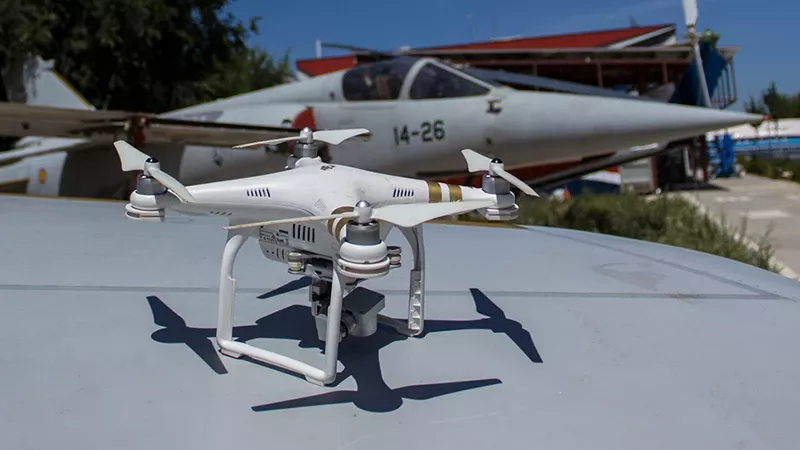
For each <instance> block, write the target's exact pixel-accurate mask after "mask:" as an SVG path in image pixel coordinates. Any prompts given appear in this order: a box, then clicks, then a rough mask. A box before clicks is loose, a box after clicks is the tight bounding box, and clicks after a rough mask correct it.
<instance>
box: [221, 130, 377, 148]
mask: <svg viewBox="0 0 800 450" xmlns="http://www.w3.org/2000/svg"><path fill="white" fill-rule="evenodd" d="M368 133H369V130H367V129H366V128H354V129H347V130H320V131H314V132H313V133H311V136H312V139H313V140H315V141H320V142H325V143H327V144H331V145H339V144H341V143H342V142H344V141H346V140H348V139H350V138H353V137H356V136H360V135H362V134H368ZM303 139H306V136H303V135H302V134H301V135H300V136H291V137H285V138H279V139H270V140H267V141H257V142H248V143H247V144H240V145H236V146H234V147H233V148H245V147H257V146H261V145H276V144H281V143H284V142H289V141H301V140H303Z"/></svg>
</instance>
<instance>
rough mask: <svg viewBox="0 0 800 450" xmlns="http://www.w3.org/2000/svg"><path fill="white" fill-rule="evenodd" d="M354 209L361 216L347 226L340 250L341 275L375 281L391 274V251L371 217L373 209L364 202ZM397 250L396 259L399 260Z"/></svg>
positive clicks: (338, 262) (337, 261) (378, 226)
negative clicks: (374, 279)
mask: <svg viewBox="0 0 800 450" xmlns="http://www.w3.org/2000/svg"><path fill="white" fill-rule="evenodd" d="M355 210H356V212H357V213H359V217H357V218H355V219H350V220H349V221H348V222H347V225H346V226H345V230H346V231H345V238H344V241H343V242H342V245H341V246H340V247H339V253H338V255H337V258H336V263H337V265H338V266H339V272H340V273H342V275H345V276H348V277H352V278H362V279H364V278H375V277H380V276H383V275H386V274H387V273H388V272H389V266H390V258H389V248H388V247H387V246H386V243H385V242H384V241H383V240H382V239H381V236H380V225H379V224H378V221H376V220H373V219H371V218H370V210H371V206H370V204H369V203H368V202H366V201H364V200H361V201H359V202H358V203H356V207H355ZM396 253H397V252H396V251H394V250H393V258H394V259H395V260H396V259H397V256H398V255H396Z"/></svg>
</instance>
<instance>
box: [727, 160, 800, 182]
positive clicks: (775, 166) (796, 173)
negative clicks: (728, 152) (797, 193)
mask: <svg viewBox="0 0 800 450" xmlns="http://www.w3.org/2000/svg"><path fill="white" fill-rule="evenodd" d="M736 162H738V163H739V164H741V165H742V168H744V170H745V171H747V173H751V174H753V175H760V176H762V177H767V178H773V179H783V180H791V181H794V182H795V183H800V160H797V159H789V158H759V157H758V156H740V157H737V158H736Z"/></svg>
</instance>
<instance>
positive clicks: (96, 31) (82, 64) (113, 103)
mask: <svg viewBox="0 0 800 450" xmlns="http://www.w3.org/2000/svg"><path fill="white" fill-rule="evenodd" d="M1 3H2V5H0V67H8V66H9V65H11V64H13V63H14V61H18V60H20V59H21V58H25V57H26V55H29V54H38V55H40V56H41V57H42V58H44V59H53V60H54V62H55V69H56V70H57V71H58V72H59V73H60V74H61V75H63V76H64V77H65V78H66V79H67V81H69V82H70V83H71V84H72V85H73V86H74V87H75V88H76V89H77V90H78V91H80V92H81V93H82V94H83V95H84V96H85V97H86V98H87V99H88V100H89V101H90V102H91V103H92V104H94V105H95V106H96V107H97V108H101V109H106V108H109V109H125V110H136V111H146V112H155V113H159V112H164V111H168V110H171V109H177V108H181V107H185V106H189V105H192V104H196V103H199V102H204V101H209V100H213V99H216V98H220V97H225V96H230V95H234V94H238V93H241V92H244V91H246V90H252V89H258V88H263V87H268V86H271V85H274V84H276V83H278V82H280V81H282V79H283V78H284V77H285V76H286V75H288V73H289V70H288V55H287V57H286V58H284V61H283V62H281V63H278V64H276V63H274V62H273V61H272V58H271V57H270V56H269V55H268V54H267V53H266V52H264V51H263V50H260V49H251V48H249V47H248V46H247V44H246V41H247V39H248V38H249V37H250V36H252V35H254V34H257V33H258V27H257V22H258V19H259V18H253V19H250V20H249V21H248V22H247V23H244V22H242V21H241V20H238V19H236V18H235V17H233V16H232V15H231V14H224V13H223V8H224V7H225V6H227V4H228V3H230V2H229V0H184V1H180V2H174V1H169V0H103V1H99V0H3V2H1ZM242 68H244V69H246V70H244V71H241V69H242ZM0 91H2V93H3V94H5V89H0Z"/></svg>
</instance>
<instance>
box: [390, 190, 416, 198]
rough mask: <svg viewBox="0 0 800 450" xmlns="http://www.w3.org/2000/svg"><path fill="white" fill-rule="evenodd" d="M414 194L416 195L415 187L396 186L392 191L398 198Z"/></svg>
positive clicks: (393, 195)
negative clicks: (402, 187) (400, 187)
mask: <svg viewBox="0 0 800 450" xmlns="http://www.w3.org/2000/svg"><path fill="white" fill-rule="evenodd" d="M413 196H414V190H413V189H399V188H394V192H392V197H394V198H398V197H413Z"/></svg>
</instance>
